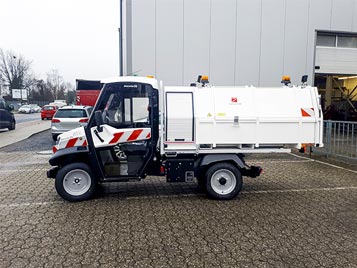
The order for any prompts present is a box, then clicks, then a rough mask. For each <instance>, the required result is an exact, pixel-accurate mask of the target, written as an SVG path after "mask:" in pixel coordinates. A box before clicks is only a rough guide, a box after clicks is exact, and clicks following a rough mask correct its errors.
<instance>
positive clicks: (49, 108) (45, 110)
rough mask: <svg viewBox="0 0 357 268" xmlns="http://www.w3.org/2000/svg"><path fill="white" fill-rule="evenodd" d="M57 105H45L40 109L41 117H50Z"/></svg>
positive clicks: (55, 110) (43, 118)
mask: <svg viewBox="0 0 357 268" xmlns="http://www.w3.org/2000/svg"><path fill="white" fill-rule="evenodd" d="M57 110H58V107H57V106H56V105H45V106H43V107H42V110H41V119H42V120H45V119H52V117H53V116H54V114H55V113H56V112H57Z"/></svg>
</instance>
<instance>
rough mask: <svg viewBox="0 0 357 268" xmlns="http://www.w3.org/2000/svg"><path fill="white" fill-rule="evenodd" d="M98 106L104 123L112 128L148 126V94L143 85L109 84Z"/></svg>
mask: <svg viewBox="0 0 357 268" xmlns="http://www.w3.org/2000/svg"><path fill="white" fill-rule="evenodd" d="M104 92H105V95H104V98H103V99H102V101H101V103H100V104H99V110H102V113H103V114H102V117H103V121H104V123H107V124H109V125H111V126H114V127H119V126H120V127H124V126H126V127H138V126H139V125H140V126H143V125H149V124H150V94H151V92H152V87H151V86H149V85H145V84H132V83H128V84H109V85H107V86H106V88H105V91H104Z"/></svg>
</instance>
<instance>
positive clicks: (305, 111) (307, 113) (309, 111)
mask: <svg viewBox="0 0 357 268" xmlns="http://www.w3.org/2000/svg"><path fill="white" fill-rule="evenodd" d="M301 115H302V117H313V116H315V111H314V108H301Z"/></svg>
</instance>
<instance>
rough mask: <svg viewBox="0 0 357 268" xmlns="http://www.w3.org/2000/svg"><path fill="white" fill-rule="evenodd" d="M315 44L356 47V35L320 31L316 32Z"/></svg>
mask: <svg viewBox="0 0 357 268" xmlns="http://www.w3.org/2000/svg"><path fill="white" fill-rule="evenodd" d="M316 46H320V47H345V48H357V35H353V34H346V33H341V34H338V33H336V34H334V33H324V32H321V33H318V34H317V39H316Z"/></svg>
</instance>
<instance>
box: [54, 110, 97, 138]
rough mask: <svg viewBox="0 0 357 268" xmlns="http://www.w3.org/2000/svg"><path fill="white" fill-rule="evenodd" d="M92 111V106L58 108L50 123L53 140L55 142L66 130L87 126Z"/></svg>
mask: <svg viewBox="0 0 357 268" xmlns="http://www.w3.org/2000/svg"><path fill="white" fill-rule="evenodd" d="M92 110H93V107H92V106H76V105H73V106H64V107H62V108H59V109H58V110H57V112H56V113H55V115H54V116H53V118H52V123H51V132H52V138H53V140H54V141H56V140H57V137H58V135H59V134H62V133H64V132H66V131H68V130H71V129H74V128H77V127H80V126H85V125H87V123H88V120H89V117H90V114H91V113H92Z"/></svg>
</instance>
